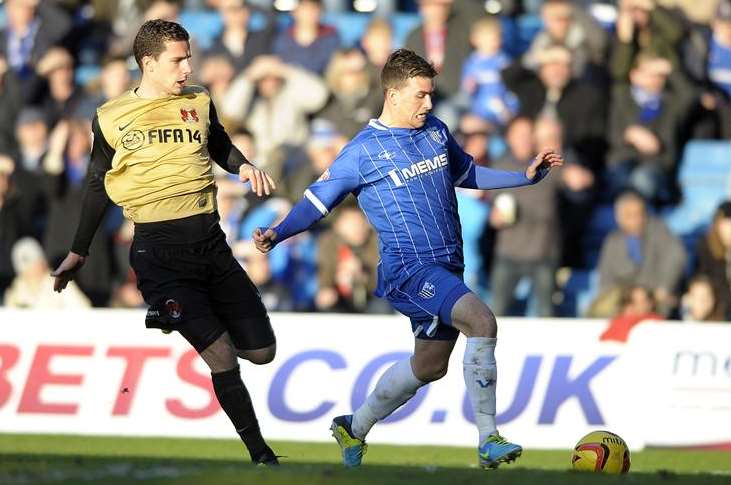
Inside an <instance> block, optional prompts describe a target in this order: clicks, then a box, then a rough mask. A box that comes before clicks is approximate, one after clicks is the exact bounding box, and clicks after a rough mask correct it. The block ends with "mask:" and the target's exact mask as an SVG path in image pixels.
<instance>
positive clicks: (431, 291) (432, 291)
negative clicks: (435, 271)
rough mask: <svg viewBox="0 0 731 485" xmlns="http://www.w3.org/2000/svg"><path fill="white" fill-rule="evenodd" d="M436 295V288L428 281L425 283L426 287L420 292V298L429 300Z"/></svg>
mask: <svg viewBox="0 0 731 485" xmlns="http://www.w3.org/2000/svg"><path fill="white" fill-rule="evenodd" d="M436 293H437V291H436V288H435V287H434V285H433V284H431V283H429V282H428V281H427V282H425V283H424V286H422V287H421V290H419V296H420V297H422V298H423V299H425V300H428V299H429V298H434V295H436Z"/></svg>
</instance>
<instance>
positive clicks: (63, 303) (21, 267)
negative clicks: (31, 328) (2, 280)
mask: <svg viewBox="0 0 731 485" xmlns="http://www.w3.org/2000/svg"><path fill="white" fill-rule="evenodd" d="M11 256H12V260H13V268H14V270H15V273H16V275H17V276H16V277H15V278H14V279H13V282H12V284H11V285H10V287H9V288H8V289H7V290H6V291H5V299H4V304H5V306H7V307H10V308H28V309H45V310H51V309H53V310H61V309H81V308H88V307H89V306H90V305H89V300H88V299H87V298H86V297H85V296H84V294H83V293H82V292H81V290H79V287H78V286H76V283H75V282H73V281H72V282H70V283H69V287H68V288H67V290H71V291H68V292H63V293H57V292H55V291H53V278H49V276H48V274H49V271H50V269H49V267H48V263H47V262H46V257H45V256H44V254H43V249H42V248H41V245H40V244H38V241H36V240H35V239H33V238H30V237H27V238H22V239H20V240H19V241H18V242H16V243H15V244H14V245H13V249H12V255H11ZM67 293H68V294H67Z"/></svg>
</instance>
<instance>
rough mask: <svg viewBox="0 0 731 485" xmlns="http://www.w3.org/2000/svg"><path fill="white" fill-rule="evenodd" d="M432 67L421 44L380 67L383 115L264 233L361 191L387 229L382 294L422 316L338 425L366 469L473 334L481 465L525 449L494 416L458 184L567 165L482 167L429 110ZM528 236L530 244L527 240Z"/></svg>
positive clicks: (523, 177)
mask: <svg viewBox="0 0 731 485" xmlns="http://www.w3.org/2000/svg"><path fill="white" fill-rule="evenodd" d="M436 75H437V73H436V71H435V70H434V68H433V66H432V65H431V64H429V63H428V62H427V61H426V60H425V59H423V58H422V57H420V56H418V55H417V54H415V53H414V52H412V51H409V50H406V49H400V50H397V51H395V52H394V53H393V54H391V56H390V57H389V59H388V62H387V63H386V65H385V66H384V68H383V71H382V73H381V84H382V87H383V91H384V98H385V99H384V105H383V112H382V113H381V116H380V117H379V118H378V119H373V120H371V121H370V122H369V123H368V125H367V126H366V127H364V128H363V130H362V131H361V132H360V133H358V135H356V137H355V138H354V139H353V140H352V141H351V142H350V143H349V144H348V145H347V146H346V147H345V148H343V150H342V151H341V153H340V154H339V155H338V157H337V159H336V160H335V161H334V162H333V164H332V166H331V167H330V168H329V169H328V170H327V171H326V172H325V173H324V174H323V175H322V176H321V177H320V178H319V180H318V181H316V182H315V183H313V184H312V185H311V186H310V187H309V188H308V189H307V190H306V191H305V194H304V197H303V198H302V200H300V201H299V202H298V203H297V204H296V205H295V206H294V207H293V208H292V211H291V212H290V213H289V214H288V215H287V217H286V218H285V219H284V220H283V221H282V222H281V223H280V224H279V225H278V226H276V227H272V228H262V229H257V230H256V231H255V232H254V235H253V237H254V241H255V243H256V245H257V247H258V248H259V250H261V251H262V252H268V251H270V250H271V249H272V248H273V247H274V246H275V245H276V244H277V243H280V242H281V241H283V240H285V239H287V238H289V237H291V236H293V235H295V234H297V233H299V232H302V231H305V230H307V229H308V228H310V227H311V226H312V225H313V224H315V223H316V222H317V221H319V220H320V219H321V218H322V217H324V216H326V215H327V214H328V213H329V211H330V210H332V209H333V208H334V207H335V206H336V205H338V204H339V203H340V202H341V201H342V200H343V199H344V198H345V197H346V196H347V195H348V194H350V193H353V194H354V195H355V196H356V197H357V199H358V204H359V205H360V207H361V209H362V210H363V212H364V213H365V214H366V216H367V217H368V220H369V222H370V223H371V224H372V225H373V226H374V228H375V229H376V231H377V233H378V236H379V249H380V255H381V262H380V264H379V267H378V287H377V289H376V295H378V296H382V297H385V298H387V299H388V301H389V302H390V303H391V304H392V305H393V307H394V308H396V309H397V310H398V311H400V312H401V313H403V314H404V315H406V316H408V317H409V318H410V319H411V325H412V329H413V332H414V336H415V339H416V343H415V346H414V354H413V355H412V356H411V357H410V358H409V359H406V360H404V361H402V362H397V363H396V364H394V365H393V366H392V367H390V368H389V369H388V370H386V372H385V373H384V375H383V376H382V377H381V378H380V380H379V381H378V383H377V384H376V388H375V389H374V391H373V392H372V393H371V394H370V395H369V396H368V398H367V399H366V401H365V403H364V404H363V405H362V406H361V407H360V408H358V409H357V410H356V411H355V412H354V413H353V414H352V415H346V416H338V417H336V418H335V419H334V420H333V422H332V426H331V429H332V431H333V435H334V437H335V439H336V440H337V441H338V444H339V445H340V447H341V449H342V452H343V462H344V464H345V465H346V466H358V465H360V463H361V460H362V457H363V454H364V453H365V451H366V443H365V438H366V435H367V434H368V431H369V430H370V429H371V427H372V426H373V425H374V424H375V423H376V422H378V421H380V420H382V419H384V418H385V417H386V416H388V415H390V414H391V413H393V412H394V411H395V410H396V409H397V408H398V407H400V406H401V405H402V404H404V403H405V402H406V401H408V400H409V399H410V398H411V397H413V396H414V394H416V391H417V390H418V389H419V388H420V387H421V386H423V385H425V384H426V383H428V382H431V381H435V380H437V379H440V378H441V377H443V376H444V375H445V374H446V372H447V364H448V362H449V356H450V354H451V352H452V349H453V348H454V344H455V342H456V339H457V336H458V335H459V333H460V332H461V333H463V334H464V335H465V337H466V338H467V345H466V349H465V354H464V360H463V362H464V365H463V369H464V380H465V385H466V387H467V394H468V396H469V399H470V402H471V404H472V408H473V410H474V413H475V420H476V424H477V428H478V431H479V442H478V459H479V463H480V465H481V466H483V467H486V468H495V467H497V466H498V465H500V464H501V463H504V462H510V461H513V460H515V459H516V458H517V457H518V456H520V454H521V453H522V448H521V447H520V446H519V445H516V444H514V443H510V442H508V441H507V440H505V439H504V438H503V437H501V436H500V435H499V434H498V431H497V427H496V424H495V384H496V382H497V366H496V363H495V344H496V342H497V338H496V337H497V323H496V321H495V316H494V315H493V313H492V311H490V309H489V308H488V307H487V305H485V303H483V302H482V301H481V300H480V299H479V298H478V297H477V296H476V295H475V294H474V293H473V292H472V291H470V289H469V288H467V286H466V285H465V283H464V282H463V279H462V272H463V270H464V263H463V256H462V236H461V226H460V221H459V216H458V214H457V199H456V195H455V189H454V188H455V187H465V188H471V189H496V188H506V187H519V186H523V185H531V184H535V183H537V182H538V181H540V180H541V179H542V178H544V177H545V176H546V175H547V174H548V172H549V171H550V170H551V168H552V167H555V166H559V165H561V164H562V163H563V160H562V158H561V156H560V155H559V154H557V153H555V152H553V151H551V150H546V151H543V152H541V153H540V154H539V155H538V156H537V157H536V159H535V160H534V161H533V163H532V164H531V165H530V166H529V167H528V168H527V169H526V170H525V172H506V171H499V170H493V169H489V168H485V167H479V166H476V165H475V164H474V163H473V160H472V157H471V156H469V155H467V154H466V153H465V152H464V151H463V150H462V148H461V147H460V146H459V145H458V144H457V142H456V141H455V140H454V138H453V137H452V135H451V134H450V133H449V130H448V129H447V126H446V125H445V124H444V123H443V122H442V121H440V120H439V119H437V118H436V117H434V116H432V115H431V114H430V111H431V109H432V97H433V95H434V77H435V76H436ZM526 244H529V242H526Z"/></svg>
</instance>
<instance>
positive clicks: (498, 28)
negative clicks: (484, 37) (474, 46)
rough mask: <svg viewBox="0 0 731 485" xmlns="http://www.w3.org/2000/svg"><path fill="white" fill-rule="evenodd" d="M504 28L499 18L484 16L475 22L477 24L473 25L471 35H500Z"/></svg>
mask: <svg viewBox="0 0 731 485" xmlns="http://www.w3.org/2000/svg"><path fill="white" fill-rule="evenodd" d="M502 30H503V28H502V25H501V24H500V20H498V18H497V17H493V16H484V17H481V18H479V19H477V20H476V21H475V23H473V24H472V28H471V29H470V34H471V35H476V34H480V33H483V32H485V33H491V34H492V33H497V34H500V33H501V32H502Z"/></svg>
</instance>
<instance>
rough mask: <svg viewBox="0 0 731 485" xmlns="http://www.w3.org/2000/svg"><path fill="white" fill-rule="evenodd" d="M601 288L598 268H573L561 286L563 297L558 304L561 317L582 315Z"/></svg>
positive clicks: (558, 313)
mask: <svg viewBox="0 0 731 485" xmlns="http://www.w3.org/2000/svg"><path fill="white" fill-rule="evenodd" d="M598 290H599V272H598V271H596V270H582V269H572V270H571V272H570V274H569V277H568V279H567V280H566V282H565V283H564V284H563V287H562V288H561V291H562V294H563V299H562V301H561V304H560V305H558V308H557V315H558V316H560V317H581V316H582V315H584V314H585V313H586V310H587V308H589V305H590V304H591V302H592V300H593V299H594V297H595V296H596V294H597V292H598Z"/></svg>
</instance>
